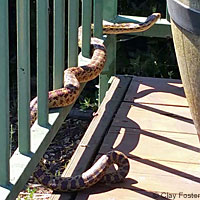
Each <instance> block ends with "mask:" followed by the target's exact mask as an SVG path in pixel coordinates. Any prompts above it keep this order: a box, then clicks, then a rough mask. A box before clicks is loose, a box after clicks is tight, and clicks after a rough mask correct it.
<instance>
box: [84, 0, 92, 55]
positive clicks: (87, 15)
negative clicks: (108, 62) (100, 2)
mask: <svg viewBox="0 0 200 200" xmlns="http://www.w3.org/2000/svg"><path fill="white" fill-rule="evenodd" d="M82 13H83V14H82V41H83V42H82V55H83V56H85V57H87V58H89V57H90V39H91V20H92V19H91V18H92V0H83V1H82Z"/></svg>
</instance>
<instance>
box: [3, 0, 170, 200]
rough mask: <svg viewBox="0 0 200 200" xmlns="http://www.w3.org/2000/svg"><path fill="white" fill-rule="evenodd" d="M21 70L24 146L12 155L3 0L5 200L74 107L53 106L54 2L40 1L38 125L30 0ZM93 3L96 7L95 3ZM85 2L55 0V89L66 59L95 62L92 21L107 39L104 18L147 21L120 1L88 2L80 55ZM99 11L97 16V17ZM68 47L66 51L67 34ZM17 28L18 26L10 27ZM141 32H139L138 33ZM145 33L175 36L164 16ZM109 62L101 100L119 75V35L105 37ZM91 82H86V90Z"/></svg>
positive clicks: (24, 7)
mask: <svg viewBox="0 0 200 200" xmlns="http://www.w3.org/2000/svg"><path fill="white" fill-rule="evenodd" d="M16 4H17V71H18V121H19V122H18V135H19V136H18V140H19V142H18V143H19V147H18V149H17V150H16V151H15V153H14V154H13V155H12V157H10V148H9V146H10V141H9V131H10V130H9V41H8V40H9V39H8V35H9V34H8V33H9V30H8V23H9V22H8V0H1V1H0V22H1V23H0V59H1V62H0V69H1V73H0V92H1V98H0V110H1V115H0V136H1V140H0V148H1V151H0V162H1V167H0V194H1V196H0V199H10V200H13V199H15V198H16V197H17V195H18V193H19V192H20V191H21V190H22V189H23V187H24V185H25V183H26V182H27V180H28V179H29V177H30V175H31V174H32V172H33V170H34V168H35V166H36V165H37V163H38V162H39V160H40V158H41V157H42V155H43V154H44V152H45V151H46V149H47V147H48V146H49V144H50V143H51V141H52V139H53V138H54V136H55V134H56V133H57V131H58V129H59V127H60V126H61V124H62V122H63V120H64V119H65V117H66V116H67V114H68V113H69V111H70V110H71V108H72V106H73V105H70V106H68V107H66V108H61V109H54V110H52V111H50V112H49V109H48V106H47V98H48V90H49V82H48V80H49V23H52V22H49V1H48V0H43V1H40V0H37V1H36V13H37V14H36V17H37V20H36V21H37V30H36V32H37V95H38V120H37V121H36V122H35V123H34V125H33V126H32V128H31V129H30V127H29V121H30V111H29V103H30V69H31V64H30V53H31V52H30V1H27V0H17V2H16ZM92 5H93V7H92ZM67 6H68V29H67V28H66V27H65V16H66V13H65V10H66V9H65V7H67ZM79 10H80V5H79V0H68V5H65V0H54V1H53V27H54V29H53V33H54V34H53V88H54V89H55V88H60V87H61V86H62V85H63V70H64V68H65V66H64V65H65V60H66V58H67V60H68V67H72V66H77V65H78V64H79V65H82V64H85V63H87V62H89V59H88V58H89V57H90V45H89V43H90V42H89V41H90V37H91V26H90V24H91V21H93V22H94V31H93V32H94V35H95V36H96V37H99V38H102V37H103V33H102V23H103V21H102V20H103V19H104V20H106V21H109V22H113V23H114V22H118V23H119V22H124V21H135V20H136V21H144V20H145V18H144V17H132V16H122V15H118V14H117V0H109V1H108V0H93V2H92V0H82V11H83V15H82V21H81V23H82V26H83V36H82V41H83V42H82V44H83V47H82V52H81V54H80V55H79V58H78V45H77V41H78V38H77V36H78V26H79ZM92 11H93V20H92ZM66 29H67V33H68V47H67V52H68V54H67V55H66V54H65V36H66ZM10 31H12V30H10ZM137 35H138V34H137ZM139 35H142V36H151V37H170V36H171V30H170V23H169V22H168V21H167V19H162V20H161V21H160V22H158V23H157V24H156V25H155V26H154V27H153V28H152V29H151V30H149V31H147V32H145V33H140V34H139ZM103 38H104V39H105V44H106V46H107V62H106V65H105V68H104V70H103V72H102V74H101V75H100V78H99V99H100V101H101V100H102V99H103V97H104V95H105V92H106V91H107V89H108V87H109V83H108V82H109V79H110V77H111V76H112V75H114V74H116V36H115V35H110V36H104V37H103ZM84 85H85V84H82V85H81V90H82V89H83V88H84Z"/></svg>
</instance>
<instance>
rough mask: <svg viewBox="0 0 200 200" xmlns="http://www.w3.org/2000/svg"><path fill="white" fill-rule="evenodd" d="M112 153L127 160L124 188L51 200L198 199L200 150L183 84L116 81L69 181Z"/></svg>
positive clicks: (78, 153)
mask: <svg viewBox="0 0 200 200" xmlns="http://www.w3.org/2000/svg"><path fill="white" fill-rule="evenodd" d="M101 140H102V141H103V142H102V143H101ZM111 149H117V150H119V151H122V152H124V153H125V154H126V155H127V156H128V158H129V161H130V165H131V167H130V171H129V174H128V176H127V178H126V180H125V182H124V183H120V184H115V185H101V184H97V185H95V186H93V187H91V188H89V189H87V190H84V191H81V192H79V193H78V194H77V195H76V196H75V194H62V195H54V196H53V197H52V199H54V200H55V199H70V198H73V199H75V200H136V199H137V200H146V199H182V200H183V199H200V144H199V140H198V136H197V134H196V130H195V128H194V125H193V121H192V119H191V115H190V112H189V108H188V105H187V101H186V99H185V96H184V92H183V87H182V84H181V82H180V81H179V80H171V79H155V78H141V77H140V78H139V77H130V76H128V77H117V78H115V79H114V81H113V83H112V85H111V87H110V90H109V92H108V93H107V95H106V97H105V99H104V101H103V103H102V105H101V107H100V109H99V111H98V112H97V116H96V117H94V119H93V121H92V123H91V125H90V127H89V129H88V130H87V132H86V135H85V136H84V138H83V140H82V141H81V143H80V145H79V147H78V149H77V151H76V153H75V155H74V157H73V158H72V161H71V163H70V165H69V166H68V168H67V169H66V172H65V175H68V176H69V175H72V174H76V173H80V172H82V171H84V170H85V169H86V168H87V167H88V164H90V161H91V158H92V157H94V156H95V154H96V152H98V153H97V157H98V156H100V155H102V154H104V153H106V152H107V151H109V150H111Z"/></svg>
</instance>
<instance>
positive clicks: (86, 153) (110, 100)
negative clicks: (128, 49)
mask: <svg viewBox="0 0 200 200" xmlns="http://www.w3.org/2000/svg"><path fill="white" fill-rule="evenodd" d="M130 82H131V77H126V76H117V77H115V78H114V79H113V82H112V84H111V86H110V88H109V90H108V91H107V93H106V96H105V98H104V100H103V102H102V103H101V105H100V107H99V109H98V111H97V115H96V116H95V117H94V118H93V120H92V122H91V123H90V125H89V127H88V129H87V131H86V133H85V135H84V136H83V138H82V140H81V142H80V144H79V146H78V147H77V149H76V151H75V153H74V154H73V156H72V158H71V160H70V162H69V164H68V166H67V168H66V170H65V171H64V172H63V174H62V176H64V177H68V176H72V175H76V174H80V173H82V172H84V171H85V170H86V169H87V167H88V166H89V165H90V164H91V162H92V160H93V159H94V157H95V156H96V153H97V150H98V148H99V147H100V145H101V142H102V140H103V138H104V136H105V134H106V132H107V130H108V128H109V125H110V124H111V122H112V120H113V116H114V115H115V113H116V111H117V109H118V107H119V105H120V103H121V101H122V100H123V98H124V96H125V93H126V91H127V89H128V86H129V84H130ZM74 195H75V193H63V194H53V195H52V197H51V200H58V199H59V200H69V199H73V197H74Z"/></svg>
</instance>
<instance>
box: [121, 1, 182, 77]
mask: <svg viewBox="0 0 200 200" xmlns="http://www.w3.org/2000/svg"><path fill="white" fill-rule="evenodd" d="M118 2H119V4H118V11H119V13H120V14H124V15H134V16H148V15H150V14H151V13H153V12H160V13H161V15H162V17H163V18H165V16H166V1H160V0H119V1H118ZM117 48H118V50H117V67H118V68H117V69H118V70H117V72H118V73H119V74H133V75H137V76H150V77H163V78H180V75H179V70H178V66H177V61H176V56H175V51H174V45H173V41H172V38H146V37H133V38H132V39H130V40H127V41H125V42H118V45H117Z"/></svg>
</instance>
